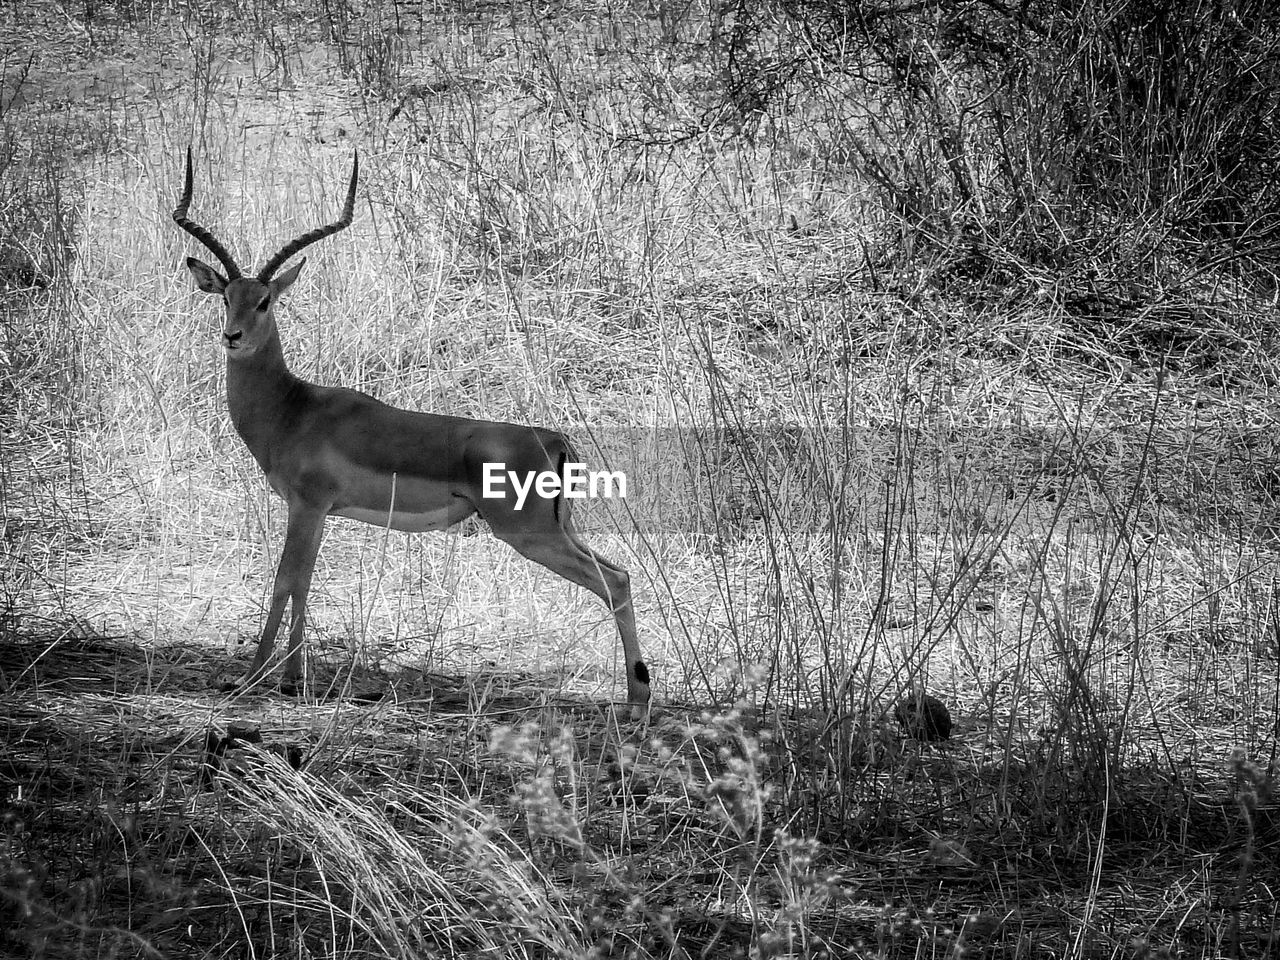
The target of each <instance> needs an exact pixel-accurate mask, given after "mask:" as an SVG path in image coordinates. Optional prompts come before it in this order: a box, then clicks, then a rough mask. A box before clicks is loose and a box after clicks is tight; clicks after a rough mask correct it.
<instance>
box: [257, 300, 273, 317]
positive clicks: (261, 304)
mask: <svg viewBox="0 0 1280 960" xmlns="http://www.w3.org/2000/svg"><path fill="white" fill-rule="evenodd" d="M269 306H271V298H270V297H263V298H262V299H261V300H259V301H258V312H259V313H266V312H267V307H269Z"/></svg>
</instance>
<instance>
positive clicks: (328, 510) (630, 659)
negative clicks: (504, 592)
mask: <svg viewBox="0 0 1280 960" xmlns="http://www.w3.org/2000/svg"><path fill="white" fill-rule="evenodd" d="M358 177H359V157H358V156H356V157H353V158H352V164H351V182H350V185H349V186H348V187H347V199H346V204H345V205H344V206H343V208H342V216H341V217H339V219H338V220H336V221H335V222H333V223H331V224H328V225H327V226H324V227H320V228H318V229H315V230H312V231H310V232H308V233H304V234H302V235H301V236H299V237H297V238H296V239H294V240H291V241H290V242H289V243H287V244H285V245H284V246H283V247H282V248H281V249H280V251H279V252H278V253H277V254H276V255H275V256H273V257H271V258H270V259H269V260H268V261H267V263H266V266H264V267H263V268H262V269H261V270H259V271H258V275H257V276H256V277H246V276H244V275H243V274H241V272H240V268H239V267H238V266H236V262H235V260H234V259H233V258H232V257H231V254H230V253H228V252H227V249H226V247H224V246H223V245H222V244H221V243H219V242H218V240H217V239H216V238H215V237H214V236H213V234H212V233H210V232H209V231H208V230H206V229H205V228H204V227H202V226H200V225H199V224H197V223H194V222H193V221H191V220H189V219H187V207H188V206H189V205H190V203H191V184H192V175H191V150H190V149H189V148H188V150H187V171H186V183H185V186H184V188H183V191H182V199H181V200H179V201H178V206H177V208H176V209H175V210H174V211H173V219H174V221H175V222H176V223H177V224H178V226H180V227H182V229H183V230H185V231H187V233H189V234H191V236H193V237H195V238H196V239H197V240H199V241H200V242H201V243H202V244H204V246H206V247H207V248H208V249H209V251H210V252H211V253H212V254H213V255H214V256H215V257H217V259H218V260H219V262H221V264H222V266H223V267H224V268H225V269H226V275H225V276H224V275H223V274H221V273H219V272H218V271H217V270H215V269H214V268H213V267H210V266H209V265H208V264H206V263H203V262H201V261H200V260H197V259H196V258H195V257H188V258H187V268H188V269H189V270H190V271H191V274H192V276H194V277H195V281H196V285H197V286H198V287H199V288H200V289H201V290H202V291H204V292H205V293H213V294H218V295H220V296H221V297H222V301H223V303H224V304H225V306H226V325H225V326H224V328H223V331H222V346H223V349H224V350H225V352H226V357H227V409H228V411H229V412H230V414H231V422H232V424H233V425H234V426H235V428H236V432H237V433H239V434H240V437H241V439H242V440H244V443H245V446H247V447H248V448H249V452H250V453H251V454H253V458H254V459H255V460H256V461H258V466H260V467H261V468H262V472H263V473H265V474H266V477H267V482H268V483H269V484H270V485H271V488H272V489H273V490H274V491H275V492H276V493H278V494H279V495H280V496H281V497H283V498H284V500H285V502H286V503H287V504H288V505H289V519H288V527H287V531H286V533H285V541H284V551H283V553H281V555H280V564H279V567H278V568H277V569H276V578H275V587H274V589H273V590H272V594H271V608H270V610H269V611H268V613H267V620H266V623H265V625H264V626H263V629H262V636H261V638H260V639H259V640H258V650H257V653H256V654H255V655H254V658H253V665H252V666H251V667H250V668H249V672H248V673H247V674H246V675H245V678H244V680H243V681H241V682H242V683H257V682H259V681H261V680H262V678H263V677H264V676H265V675H266V673H267V661H268V659H269V658H270V656H271V651H272V648H273V646H274V644H275V638H276V634H277V632H278V631H279V629H280V623H281V621H282V620H283V618H284V610H285V605H286V603H288V602H289V601H292V604H293V605H292V610H291V620H290V625H289V650H288V655H287V657H286V658H285V667H284V676H283V680H282V683H281V688H282V689H284V690H286V691H287V692H292V691H294V690H295V689H296V685H297V683H298V680H299V677H300V676H301V673H302V635H303V624H304V623H305V620H306V610H307V594H308V592H309V591H310V588H311V576H312V572H313V571H314V569H315V564H316V556H317V554H318V553H319V551H320V541H321V538H322V536H323V534H324V523H325V518H327V517H330V516H338V517H349V518H351V519H353V520H361V521H363V522H365V523H370V524H374V525H376V526H382V527H390V528H391V529H394V530H403V531H406V532H418V531H422V530H443V529H445V528H447V527H450V526H453V525H454V524H456V523H458V522H459V521H461V520H463V519H465V518H467V517H469V516H472V515H473V514H479V515H480V516H481V517H482V518H484V519H485V520H486V521H488V523H489V528H490V529H491V530H492V531H493V533H494V535H495V536H497V537H498V539H500V540H503V541H505V542H507V543H508V544H510V545H511V546H512V547H514V548H515V549H516V550H517V551H519V552H520V553H521V554H523V555H524V556H526V557H528V558H529V559H530V560H533V561H536V562H537V563H540V564H542V565H543V566H544V567H546V568H547V569H548V570H551V571H553V572H555V573H557V574H559V575H560V576H562V577H564V578H565V579H566V580H568V581H570V582H571V583H576V584H578V585H579V586H582V587H586V588H587V589H588V590H590V591H591V592H592V593H594V594H596V596H598V597H600V598H601V599H603V600H604V601H605V603H606V604H608V605H609V609H610V610H611V611H612V612H613V617H614V620H615V621H616V622H617V627H618V633H619V634H620V635H621V638H622V650H623V656H624V658H625V660H626V669H627V695H628V699H629V701H630V703H631V705H632V707H633V713H634V714H635V715H636V716H637V717H639V716H642V715H643V713H644V711H645V709H646V705H647V704H648V701H649V669H648V667H647V666H646V665H645V662H644V661H643V660H642V659H641V658H640V644H639V641H638V640H637V638H636V627H635V616H634V614H633V611H632V607H631V580H630V577H629V576H628V574H627V572H626V571H625V570H623V569H622V568H621V567H619V566H617V565H616V564H614V563H612V562H610V561H609V560H606V559H605V558H604V557H602V556H600V555H599V554H598V553H596V552H595V551H593V550H591V549H590V548H589V547H587V546H586V545H585V544H583V543H582V541H580V540H579V539H578V538H577V536H576V535H575V533H574V530H573V527H572V525H571V524H570V520H569V502H568V500H567V499H566V498H565V496H564V495H563V491H561V492H560V493H559V494H556V495H551V496H542V495H535V496H530V497H529V498H528V501H527V502H521V503H520V504H517V502H516V499H517V498H516V493H515V491H514V490H513V489H512V486H513V485H511V484H504V485H500V486H501V488H502V492H501V493H499V494H498V495H496V496H495V495H493V490H486V485H485V474H486V465H492V464H503V465H504V466H503V467H502V468H501V469H503V470H505V471H510V472H511V473H512V476H521V475H522V476H528V477H533V476H535V475H538V476H540V475H542V474H544V473H546V472H548V471H554V472H555V473H556V474H557V475H562V474H563V471H564V468H565V465H566V464H567V463H571V462H572V461H573V450H572V447H570V445H569V442H568V441H567V440H566V439H565V438H564V437H563V436H562V435H561V434H559V433H556V432H554V431H551V430H543V429H540V428H537V427H528V426H520V425H518V424H514V423H499V422H496V421H491V420H470V419H466V418H464V417H452V416H444V415H440V414H434V413H417V412H414V411H410V410H401V409H398V408H396V407H392V406H388V405H387V404H385V403H382V402H381V401H379V400H376V399H374V398H373V397H371V396H368V395H367V394H364V393H360V392H358V391H355V390H348V389H345V388H343V387H325V386H320V385H319V384H314V383H308V382H307V381H306V380H302V379H300V378H298V377H296V376H294V375H293V374H292V373H290V372H289V368H288V366H287V365H286V364H285V359H284V351H283V348H282V347H281V345H280V333H279V330H278V329H277V326H276V319H275V308H276V304H277V302H278V301H279V300H280V298H281V297H282V296H284V294H285V291H287V290H288V289H289V287H291V286H292V285H293V282H294V281H295V280H297V279H298V273H299V271H301V270H302V266H303V264H304V263H306V258H305V257H304V258H303V259H301V260H299V261H298V262H297V263H295V264H294V265H293V266H292V267H290V268H289V269H288V270H285V271H284V272H283V273H281V274H280V275H279V276H278V277H276V276H275V273H276V271H277V270H279V269H280V267H282V266H284V264H285V263H286V262H288V260H289V259H290V258H291V257H293V256H294V255H295V254H297V253H299V252H300V251H301V250H302V249H303V248H304V247H307V246H309V245H311V244H313V243H315V242H316V241H318V240H322V239H324V238H325V237H328V236H331V235H333V234H335V233H337V232H338V231H340V230H343V229H345V228H346V227H347V226H349V225H350V223H351V217H352V213H353V210H354V206H355V197H356V182H357V179H358ZM525 489H526V492H527V487H526V488H525ZM539 492H542V488H541V487H539ZM486 493H489V494H490V495H489V496H485V494H486Z"/></svg>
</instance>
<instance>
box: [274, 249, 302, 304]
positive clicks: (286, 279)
mask: <svg viewBox="0 0 1280 960" xmlns="http://www.w3.org/2000/svg"><path fill="white" fill-rule="evenodd" d="M306 262H307V258H306V257H303V258H302V259H301V260H299V261H298V262H297V263H295V264H294V265H293V266H292V267H290V268H289V269H288V270H286V271H285V272H284V273H282V274H280V276H278V277H277V278H276V279H274V280H272V281H271V286H272V288H273V289H274V291H275V295H276V296H277V297H278V296H280V294H282V293H284V292H285V291H286V290H288V289H289V288H290V287H292V286H293V281H295V280H297V279H298V274H300V273H301V272H302V265H303V264H304V263H306Z"/></svg>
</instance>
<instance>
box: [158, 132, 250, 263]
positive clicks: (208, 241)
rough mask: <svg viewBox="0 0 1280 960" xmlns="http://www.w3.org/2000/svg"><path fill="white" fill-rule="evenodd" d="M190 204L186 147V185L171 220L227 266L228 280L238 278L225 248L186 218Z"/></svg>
mask: <svg viewBox="0 0 1280 960" xmlns="http://www.w3.org/2000/svg"><path fill="white" fill-rule="evenodd" d="M190 205H191V148H190V147H187V180H186V185H185V186H184V187H183V189H182V199H181V200H179V201H178V205H177V206H176V207H174V208H173V222H174V223H176V224H177V225H178V226H180V227H181V228H182V229H183V230H185V231H187V233H189V234H191V235H192V236H193V237H195V238H196V239H197V240H199V241H200V242H201V243H203V244H204V245H205V246H206V247H208V248H209V252H210V253H212V254H213V255H214V256H215V257H217V258H218V259H219V260H220V261H221V262H222V265H223V266H224V267H226V268H227V279H228V280H239V279H240V277H242V276H244V274H242V273H241V272H240V268H239V267H237V266H236V262H235V260H234V259H232V256H231V254H229V253H227V248H226V247H224V246H223V245H222V244H220V243H219V242H218V240H217V238H216V237H214V235H213V234H212V233H210V232H209V231H208V230H206V229H205V228H204V227H202V226H200V224H198V223H195V222H194V221H191V220H188V219H187V207H188V206H190Z"/></svg>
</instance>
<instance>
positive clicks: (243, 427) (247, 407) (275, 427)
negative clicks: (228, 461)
mask: <svg viewBox="0 0 1280 960" xmlns="http://www.w3.org/2000/svg"><path fill="white" fill-rule="evenodd" d="M303 385H304V384H303V381H302V380H301V379H299V378H298V377H296V376H294V375H293V374H292V373H291V372H289V368H288V367H287V366H286V365H285V362H284V351H283V350H282V349H281V347H280V337H279V335H278V334H275V333H272V335H271V336H270V337H269V338H268V339H267V340H266V341H264V342H263V343H262V344H261V345H260V346H259V347H258V348H257V349H256V350H254V351H252V352H247V351H244V350H229V351H227V409H228V410H229V411H230V413H231V422H232V424H233V425H234V426H235V428H236V432H237V433H238V434H240V438H241V439H242V440H244V443H245V446H247V447H248V448H249V452H250V453H252V454H253V457H254V459H255V460H257V461H258V463H259V464H261V465H262V466H263V468H264V469H266V468H267V466H268V464H269V463H270V461H271V457H272V453H273V451H274V450H275V449H276V448H277V446H278V443H279V440H280V439H281V438H282V437H284V436H287V435H288V431H289V426H290V424H292V423H293V421H294V417H293V415H292V408H293V407H294V406H296V404H297V403H298V401H299V399H300V396H299V395H300V392H301V389H302V387H303Z"/></svg>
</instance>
